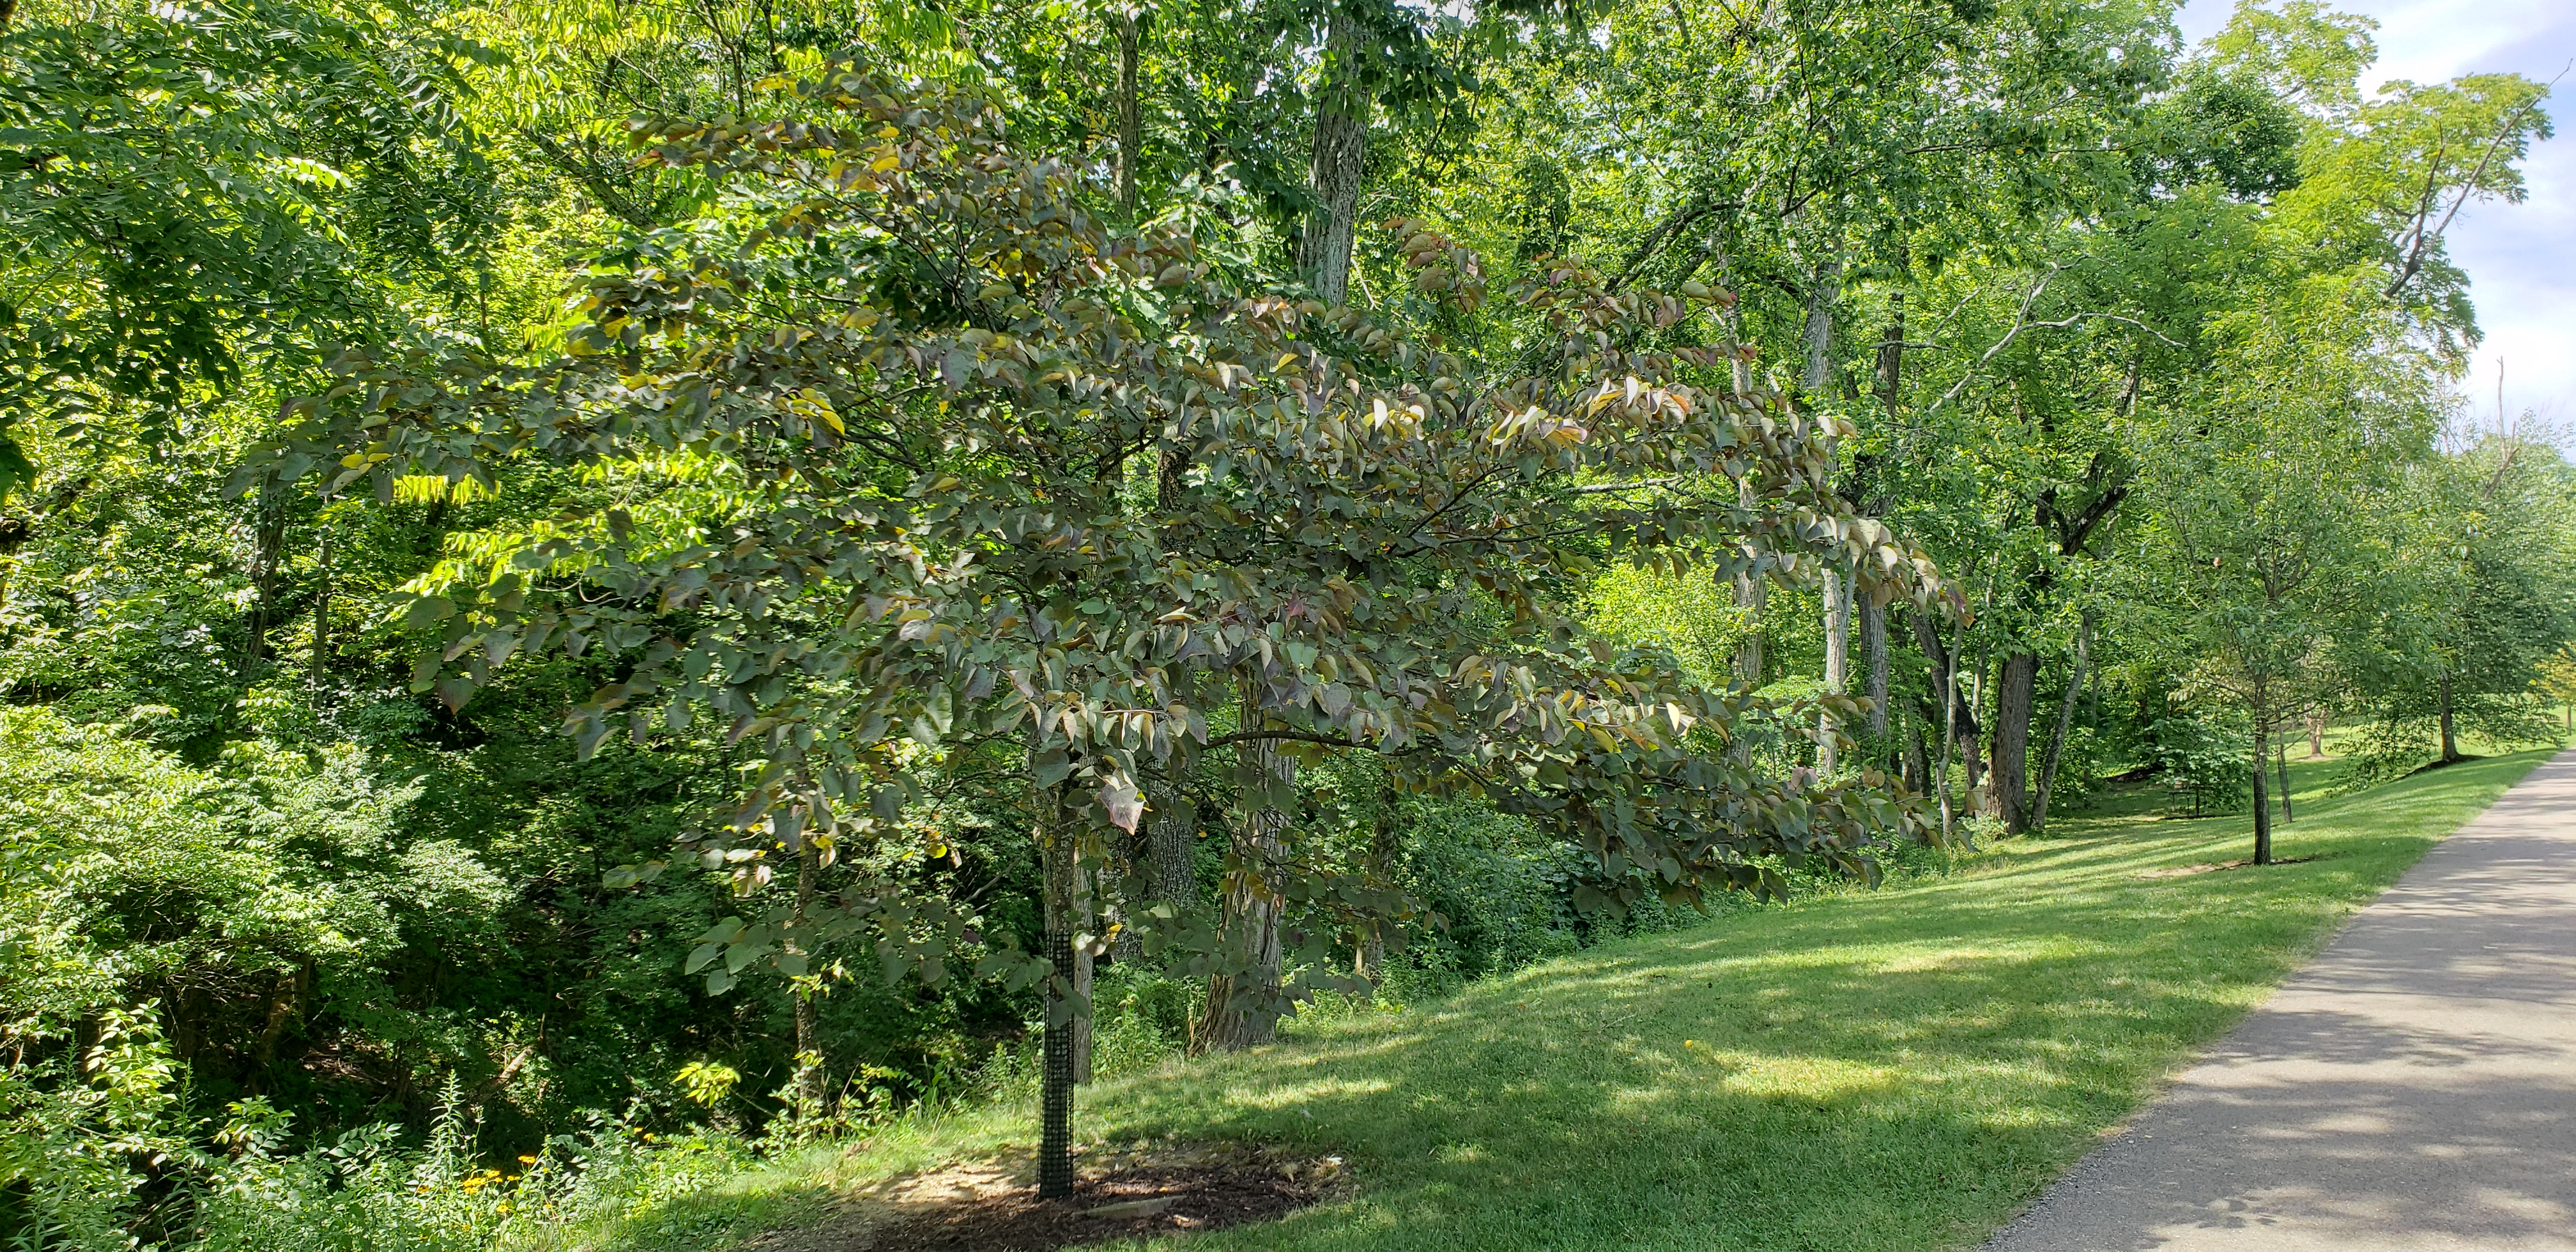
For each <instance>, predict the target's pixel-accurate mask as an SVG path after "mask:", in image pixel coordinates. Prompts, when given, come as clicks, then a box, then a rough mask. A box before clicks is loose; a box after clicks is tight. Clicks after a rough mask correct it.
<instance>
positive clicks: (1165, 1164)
mask: <svg viewBox="0 0 2576 1252" xmlns="http://www.w3.org/2000/svg"><path fill="white" fill-rule="evenodd" d="M1083 1164H1084V1165H1085V1166H1086V1168H1083V1169H1082V1170H1081V1171H1080V1174H1079V1177H1078V1178H1077V1180H1076V1182H1075V1183H1074V1193H1073V1194H1072V1195H1071V1196H1068V1197H1064V1198H1062V1199H1055V1200H1041V1199H1039V1198H1038V1193H1037V1187H1036V1185H1035V1184H1034V1183H1033V1182H1031V1181H1030V1177H1029V1172H1028V1163H1027V1161H1026V1159H1025V1158H1024V1157H1023V1158H1022V1159H1021V1160H1018V1161H1013V1162H1009V1163H1007V1164H1005V1163H1001V1162H995V1163H990V1164H970V1165H953V1166H950V1167H948V1168H947V1169H943V1170H937V1171H933V1172H931V1173H928V1174H922V1175H916V1176H915V1177H913V1178H911V1179H906V1180H904V1181H903V1182H902V1183H900V1184H898V1187H897V1188H896V1189H895V1193H894V1194H890V1195H886V1196H885V1197H884V1198H885V1199H887V1200H890V1201H892V1206H893V1208H894V1210H895V1212H894V1215H893V1216H892V1218H891V1219H890V1220H886V1221H884V1222H882V1223H880V1224H877V1225H876V1226H875V1228H874V1229H873V1230H871V1231H869V1232H868V1234H869V1235H870V1236H871V1237H870V1238H868V1239H866V1240H865V1241H864V1242H863V1243H862V1244H861V1246H864V1247H868V1248H871V1249H879V1250H882V1252H1047V1250H1048V1249H1053V1248H1072V1247H1081V1246H1083V1245H1085V1244H1094V1243H1105V1242H1107V1241H1109V1240H1112V1239H1126V1238H1141V1237H1145V1236H1150V1235H1158V1234H1165V1233H1169V1232H1172V1231H1181V1230H1221V1229H1224V1228H1225V1227H1228V1226H1240V1225H1243V1224H1244V1223H1246V1222H1258V1221H1267V1220H1269V1219H1271V1218H1275V1217H1281V1216H1284V1215H1286V1214H1287V1213H1289V1212H1291V1211H1293V1210H1295V1209H1299V1208H1303V1207H1305V1206H1306V1205H1309V1204H1312V1203H1314V1202H1315V1201H1316V1200H1318V1199H1321V1198H1323V1197H1324V1195H1325V1194H1327V1193H1328V1192H1330V1191H1332V1190H1333V1189H1334V1188H1335V1187H1336V1186H1337V1185H1338V1184H1340V1183H1341V1182H1342V1181H1343V1174H1342V1160H1341V1158H1340V1157H1337V1156H1327V1157H1321V1158H1317V1159H1308V1160H1297V1159H1289V1158H1285V1157H1281V1156H1278V1155H1275V1154H1272V1153H1268V1152H1263V1151H1260V1150H1258V1149H1251V1148H1211V1149H1199V1150H1195V1151H1164V1152H1150V1153H1146V1152H1139V1153H1125V1154H1118V1155H1110V1156H1108V1157H1107V1159H1105V1160H1103V1159H1100V1158H1097V1157H1095V1158H1093V1159H1092V1160H1088V1161H1085V1162H1083ZM1014 1166H1016V1168H1014Z"/></svg>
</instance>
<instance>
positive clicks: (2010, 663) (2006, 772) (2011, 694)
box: [1994, 652, 2039, 835]
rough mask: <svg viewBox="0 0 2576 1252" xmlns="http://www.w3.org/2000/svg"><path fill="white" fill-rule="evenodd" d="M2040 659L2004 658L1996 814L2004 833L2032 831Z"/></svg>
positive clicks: (1998, 694)
mask: <svg viewBox="0 0 2576 1252" xmlns="http://www.w3.org/2000/svg"><path fill="white" fill-rule="evenodd" d="M2038 687H2039V657H2038V656H2036V655H2035V654H2032V653H2029V652H2014V653H2012V654H2010V655H2008V656H2006V657H2005V658H2004V664H2003V673H2002V675H2001V676H2000V681H1999V682H1998V683H1997V685H1996V689H1995V760H1994V789H1995V811H1996V814H1997V815H1998V816H2000V817H2002V818H2003V822H2004V833H2005V834H2009V835H2021V834H2028V833H2029V832H2030V792H2029V782H2030V715H2031V706H2032V705H2033V704H2035V703H2037V701H2038V698H2039V692H2038Z"/></svg>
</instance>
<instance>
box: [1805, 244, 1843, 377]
mask: <svg viewBox="0 0 2576 1252" xmlns="http://www.w3.org/2000/svg"><path fill="white" fill-rule="evenodd" d="M1842 290H1843V263H1842V261H1841V260H1840V259H1839V258H1837V259H1834V260H1828V261H1826V262H1824V263H1822V264H1820V265H1818V266H1817V267H1816V272H1815V274H1814V276H1813V277H1812V278H1811V279H1810V280H1809V281H1808V283H1807V325H1806V331H1805V334H1804V336H1803V338H1804V339H1805V342H1806V350H1807V361H1806V366H1807V368H1806V372H1805V373H1804V374H1803V375H1801V383H1802V387H1801V389H1802V390H1803V391H1804V392H1805V393H1806V394H1804V395H1802V396H1800V397H1799V399H1801V400H1802V401H1804V402H1805V403H1806V404H1807V405H1808V406H1809V407H1813V406H1814V405H1815V403H1816V401H1817V400H1818V399H1821V398H1822V397H1823V396H1824V394H1825V384H1826V383H1828V382H1830V381H1831V380H1832V378H1833V370H1834V300H1835V299H1836V298H1837V297H1839V296H1841V295H1842Z"/></svg>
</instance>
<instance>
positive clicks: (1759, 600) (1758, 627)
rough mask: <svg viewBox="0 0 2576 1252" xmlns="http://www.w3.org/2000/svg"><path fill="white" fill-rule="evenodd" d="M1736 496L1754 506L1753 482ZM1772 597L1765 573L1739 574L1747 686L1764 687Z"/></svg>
mask: <svg viewBox="0 0 2576 1252" xmlns="http://www.w3.org/2000/svg"><path fill="white" fill-rule="evenodd" d="M1738 364H1739V365H1740V364H1742V362H1740V361H1739V362H1738ZM1739 390H1741V388H1739ZM1735 498H1736V501H1737V502H1738V503H1740V504H1742V505H1743V506H1744V507H1745V508H1748V509H1749V508H1752V507H1753V484H1751V483H1748V482H1738V483H1736V484H1735ZM1770 601H1771V587H1770V584H1769V583H1768V582H1766V581H1764V579H1763V577H1762V575H1761V574H1758V573H1749V574H1738V575H1736V576H1735V607H1737V608H1739V609H1742V610H1744V637H1743V638H1742V639H1740V640H1738V641H1737V642H1736V645H1735V676H1736V677H1737V678H1740V679H1742V680H1743V681H1744V686H1745V688H1746V689H1747V690H1752V691H1758V690H1761V688H1762V677H1763V675H1762V614H1763V611H1764V610H1765V609H1767V608H1769V607H1770Z"/></svg>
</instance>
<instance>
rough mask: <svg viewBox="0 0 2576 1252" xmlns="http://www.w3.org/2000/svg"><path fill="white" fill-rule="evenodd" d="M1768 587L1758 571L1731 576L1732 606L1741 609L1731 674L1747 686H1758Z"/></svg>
mask: <svg viewBox="0 0 2576 1252" xmlns="http://www.w3.org/2000/svg"><path fill="white" fill-rule="evenodd" d="M1770 600H1771V596H1770V588H1769V587H1767V586H1765V585H1764V583H1763V580H1762V576H1761V575H1759V574H1738V575H1736V576H1735V607H1737V608H1739V609H1742V610H1744V622H1745V631H1744V637H1743V638H1742V639H1741V640H1738V641H1737V642H1736V645H1735V676H1736V677H1738V678H1740V679H1743V680H1744V685H1745V686H1746V687H1749V688H1754V689H1757V690H1758V689H1760V687H1761V686H1762V679H1763V673H1762V612H1763V610H1764V609H1766V608H1768V607H1770Z"/></svg>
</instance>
